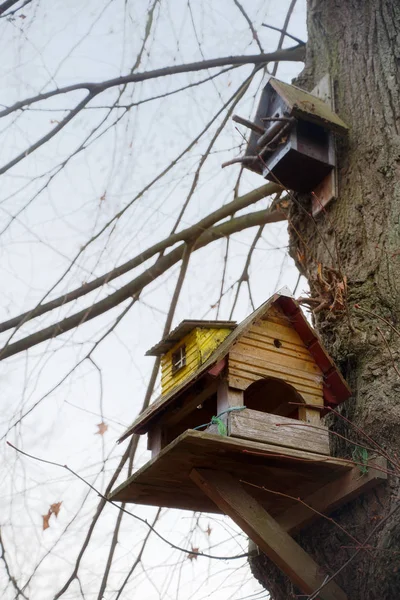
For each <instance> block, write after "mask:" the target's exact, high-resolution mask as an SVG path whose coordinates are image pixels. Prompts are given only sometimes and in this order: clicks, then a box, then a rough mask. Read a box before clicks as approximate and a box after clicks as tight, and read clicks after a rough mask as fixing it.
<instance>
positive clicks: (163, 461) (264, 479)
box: [111, 430, 353, 516]
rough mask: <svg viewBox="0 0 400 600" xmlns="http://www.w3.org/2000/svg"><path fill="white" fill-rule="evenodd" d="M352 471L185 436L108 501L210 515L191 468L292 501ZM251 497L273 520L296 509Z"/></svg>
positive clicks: (299, 453) (319, 460)
mask: <svg viewBox="0 0 400 600" xmlns="http://www.w3.org/2000/svg"><path fill="white" fill-rule="evenodd" d="M352 467H353V463H352V462H351V461H347V460H343V459H338V458H334V457H330V456H326V455H322V454H316V453H313V452H305V451H303V450H298V449H294V448H285V447H283V446H276V445H273V444H267V443H260V442H255V441H251V440H242V439H239V438H232V437H223V436H220V435H211V434H209V433H206V432H201V431H193V430H191V431H186V432H184V433H183V434H181V435H180V436H179V437H178V438H177V439H175V440H174V441H173V442H171V443H170V444H168V446H166V447H165V448H163V449H162V450H161V452H160V453H159V454H158V456H156V457H155V458H153V459H152V460H151V461H149V462H148V463H147V464H146V465H144V466H143V467H142V468H141V469H139V470H138V471H137V472H136V473H134V474H133V475H132V476H131V477H130V478H129V479H128V480H127V481H126V482H124V483H123V484H122V485H120V486H119V487H118V488H117V489H116V490H115V491H113V492H112V495H111V497H112V499H113V500H118V501H124V502H135V503H137V504H147V505H151V506H166V507H173V508H182V509H187V510H198V511H203V512H208V511H211V512H215V511H216V510H218V509H216V508H215V506H214V505H213V504H212V503H211V502H210V501H209V499H207V497H206V496H204V494H202V493H201V492H200V491H199V490H198V488H196V486H195V485H194V484H193V482H192V481H191V480H190V478H189V473H190V471H191V470H192V469H193V468H218V469H220V470H222V471H226V472H230V473H233V474H234V475H235V477H237V478H238V479H242V480H244V481H247V482H249V483H252V484H255V485H258V486H263V485H267V486H268V487H269V488H270V489H272V490H276V491H279V492H284V493H287V494H291V495H293V496H295V497H296V498H297V497H299V496H305V495H308V494H311V493H312V492H314V491H316V490H317V489H318V488H320V487H321V486H323V485H325V484H326V483H328V482H329V481H332V480H334V479H337V478H338V477H340V476H341V475H342V474H343V473H344V472H346V471H347V470H349V469H351V468H352ZM178 491H179V493H178ZM252 493H253V491H252ZM254 496H255V497H256V498H257V499H258V500H259V501H260V502H261V503H262V504H263V506H265V507H266V508H267V510H268V512H270V514H272V515H273V516H274V515H276V514H278V513H281V512H283V511H284V510H286V509H287V508H289V507H290V506H292V505H297V502H296V501H295V500H291V499H284V498H281V497H278V496H276V495H274V494H270V493H267V492H265V491H264V490H262V489H259V490H255V492H254ZM189 500H190V501H189Z"/></svg>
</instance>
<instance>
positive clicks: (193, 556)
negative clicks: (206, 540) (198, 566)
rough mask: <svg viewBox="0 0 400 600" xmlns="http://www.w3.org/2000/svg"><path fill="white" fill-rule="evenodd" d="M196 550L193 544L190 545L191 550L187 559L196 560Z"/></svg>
mask: <svg viewBox="0 0 400 600" xmlns="http://www.w3.org/2000/svg"><path fill="white" fill-rule="evenodd" d="M198 551H199V549H198V548H195V547H194V546H192V552H190V553H189V554H188V559H189V560H197V554H196V552H198ZM192 553H193V554H192Z"/></svg>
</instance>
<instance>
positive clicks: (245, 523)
mask: <svg viewBox="0 0 400 600" xmlns="http://www.w3.org/2000/svg"><path fill="white" fill-rule="evenodd" d="M190 477H191V479H192V480H193V481H194V482H195V483H196V485H198V486H199V488H200V489H201V490H203V492H204V493H205V494H206V495H207V496H208V497H209V498H211V499H212V500H213V501H214V502H215V504H217V506H219V508H220V509H221V510H222V511H223V512H224V513H225V514H227V515H228V516H230V517H231V519H232V520H233V521H234V522H235V523H236V524H237V525H239V527H240V528H241V529H242V530H243V531H244V532H245V533H246V534H247V535H248V536H249V537H250V538H251V539H252V540H253V541H254V542H255V543H256V544H257V545H258V546H259V547H260V548H261V550H262V551H263V552H264V553H265V554H266V555H267V556H268V557H269V558H270V559H271V560H272V561H273V562H274V563H275V564H276V565H277V566H278V567H279V568H280V569H281V570H282V571H283V572H284V573H285V574H286V575H287V576H288V577H289V578H290V579H291V581H292V582H293V583H294V584H295V585H296V586H297V587H299V588H300V589H301V590H302V591H303V592H304V593H305V594H311V593H312V592H313V591H315V590H316V589H317V588H319V586H320V585H321V584H322V583H323V582H324V579H325V577H324V575H323V574H322V573H321V569H320V567H319V566H318V565H317V564H316V563H315V562H314V560H313V559H312V558H311V557H310V556H309V555H308V554H307V553H306V552H305V550H303V548H301V546H299V545H298V544H297V543H296V542H295V541H294V540H293V538H291V537H290V535H288V534H287V533H286V532H285V531H284V530H283V529H282V527H281V526H280V525H279V524H278V523H277V521H276V520H275V519H273V518H272V517H271V515H270V514H269V513H268V512H267V511H266V510H264V508H263V507H262V506H261V505H260V504H259V503H258V502H257V501H256V500H255V499H254V498H253V497H252V496H250V494H248V493H247V492H246V491H245V490H244V489H243V487H242V486H241V484H240V483H239V482H238V481H237V479H235V478H234V477H232V475H230V474H229V473H225V472H222V471H212V470H208V469H198V470H197V469H193V471H192V472H191V474H190ZM319 598H321V599H322V600H346V599H347V596H346V594H345V593H344V592H343V590H341V588H340V587H339V586H338V585H337V584H336V583H335V582H334V581H332V582H330V583H329V584H328V585H326V586H325V587H324V588H323V589H322V590H321V592H320V593H319Z"/></svg>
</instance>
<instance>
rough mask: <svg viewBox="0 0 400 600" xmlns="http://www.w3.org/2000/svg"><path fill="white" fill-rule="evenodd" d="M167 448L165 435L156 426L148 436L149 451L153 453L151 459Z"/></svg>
mask: <svg viewBox="0 0 400 600" xmlns="http://www.w3.org/2000/svg"><path fill="white" fill-rule="evenodd" d="M164 446H165V435H164V432H163V430H162V428H161V427H160V426H159V425H156V426H154V427H153V428H152V429H151V430H150V431H149V433H148V436H147V449H148V450H150V451H151V458H154V457H155V456H157V454H159V453H160V451H161V450H162V449H163V448H164Z"/></svg>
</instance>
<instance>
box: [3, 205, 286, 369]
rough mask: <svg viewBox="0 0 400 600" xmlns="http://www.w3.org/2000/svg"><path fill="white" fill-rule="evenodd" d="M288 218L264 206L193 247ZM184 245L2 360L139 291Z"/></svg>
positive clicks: (212, 231) (19, 344)
mask: <svg viewBox="0 0 400 600" xmlns="http://www.w3.org/2000/svg"><path fill="white" fill-rule="evenodd" d="M286 218H287V217H286V209H285V208H283V207H280V206H278V207H276V206H274V207H273V209H272V210H271V209H268V210H261V211H258V212H254V213H250V214H247V215H243V216H241V217H236V218H235V219H231V220H230V221H227V222H224V223H222V224H221V225H218V226H215V227H212V228H211V229H209V230H208V231H205V232H204V233H203V234H201V235H200V237H199V238H198V240H197V242H196V244H195V246H194V248H193V251H194V250H199V249H200V248H203V247H204V246H207V245H208V244H210V243H211V242H213V241H215V240H218V239H221V238H223V237H226V236H227V235H231V234H233V233H237V232H239V231H243V230H244V229H248V228H250V227H254V226H256V225H263V224H266V223H277V222H279V221H284V220H286ZM185 248H186V244H182V245H180V246H178V248H176V249H175V250H172V251H171V252H169V254H166V255H165V256H162V257H161V258H159V259H158V260H157V261H156V262H155V263H154V265H152V266H151V267H150V268H149V269H147V270H146V271H144V272H143V273H142V274H141V275H139V276H138V277H136V278H135V279H133V281H131V282H129V283H128V284H126V285H124V286H122V287H121V288H119V289H118V290H116V291H115V292H114V293H113V294H110V295H109V296H107V297H106V298H103V300H100V301H99V302H96V303H94V304H92V305H91V306H90V307H89V308H85V309H83V310H81V311H79V312H78V313H75V314H74V315H71V316H70V317H66V318H65V319H63V320H62V321H59V322H58V323H55V324H54V325H50V326H49V327H46V328H44V329H42V330H41V331H37V332H35V333H33V334H31V335H28V336H27V337H24V338H22V339H20V340H18V341H17V342H14V343H13V344H8V345H6V346H4V347H3V349H2V350H1V351H0V360H4V359H5V358H8V357H10V356H13V355H14V354H18V353H19V352H22V351H24V350H27V349H28V348H32V346H36V345H37V344H40V343H41V342H44V341H46V340H49V339H51V338H54V337H57V336H59V335H61V334H62V333H65V332H66V331H70V330H71V329H74V328H75V327H78V326H79V325H82V324H83V323H85V322H87V321H90V320H91V319H94V318H95V317H98V316H99V315H102V314H103V313H105V312H107V311H108V310H110V309H111V308H114V307H115V306H117V305H118V304H120V303H121V302H124V301H125V300H127V299H128V298H130V297H132V296H135V295H137V294H138V293H139V292H141V291H142V290H143V288H144V287H146V286H147V285H148V284H149V283H151V282H152V281H154V280H155V279H157V278H158V277H160V275H162V274H163V273H165V272H166V271H168V269H170V268H171V267H172V266H173V265H174V264H176V263H177V262H179V261H180V260H181V259H182V256H183V254H184V251H185Z"/></svg>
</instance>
